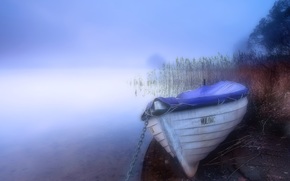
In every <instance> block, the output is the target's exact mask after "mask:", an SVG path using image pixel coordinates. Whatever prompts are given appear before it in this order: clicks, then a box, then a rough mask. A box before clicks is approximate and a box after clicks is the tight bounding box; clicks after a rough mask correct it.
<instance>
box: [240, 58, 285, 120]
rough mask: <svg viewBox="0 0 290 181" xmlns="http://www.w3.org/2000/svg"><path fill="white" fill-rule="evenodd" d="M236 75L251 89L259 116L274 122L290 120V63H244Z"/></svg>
mask: <svg viewBox="0 0 290 181" xmlns="http://www.w3.org/2000/svg"><path fill="white" fill-rule="evenodd" d="M236 77H238V79H239V81H240V82H242V83H244V84H245V85H246V86H248V88H249V89H250V100H251V103H252V106H253V107H254V108H255V111H256V114H257V115H256V116H257V117H259V118H261V119H263V120H265V119H271V120H272V121H274V122H285V121H290V63H288V62H286V61H277V62H274V61H271V62H270V61H269V62H266V63H260V64H257V65H243V66H241V67H239V69H238V71H237V76H236Z"/></svg>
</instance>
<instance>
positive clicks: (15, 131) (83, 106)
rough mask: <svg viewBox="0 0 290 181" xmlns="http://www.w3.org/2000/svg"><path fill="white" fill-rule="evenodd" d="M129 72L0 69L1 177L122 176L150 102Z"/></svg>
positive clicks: (32, 178) (60, 178)
mask: <svg viewBox="0 0 290 181" xmlns="http://www.w3.org/2000/svg"><path fill="white" fill-rule="evenodd" d="M124 72H128V71H117V70H113V71H104V70H93V69H91V70H88V69H86V70H17V71H16V70H10V71H8V70H7V71H2V73H1V74H0V84H1V90H0V100H1V102H0V147H1V149H0V159H1V162H0V180H22V181H26V180H27V181H28V180H29V181H34V180H35V181H38V180H54V181H57V180H122V179H124V178H125V174H126V172H127V170H128V168H129V162H130V160H131V157H132V155H133V151H134V149H135V146H136V144H137V141H138V137H139V134H140V133H141V130H142V127H143V122H141V121H139V120H140V118H139V117H140V114H141V112H142V109H143V108H144V107H145V104H146V102H147V100H145V98H143V97H135V96H134V90H133V89H132V88H131V87H130V86H128V85H126V80H128V79H129V78H130V77H132V76H133V75H128V74H124ZM149 139H150V137H149V136H147V137H146V141H145V145H144V146H143V148H142V151H141V155H140V159H139V162H138V163H137V164H136V165H137V166H136V167H137V168H136V169H135V171H136V172H137V174H136V175H135V177H134V178H133V180H134V179H135V180H138V177H139V175H140V170H141V164H142V163H141V160H142V159H141V158H142V157H143V156H144V152H145V151H146V148H147V146H146V145H148V142H149ZM138 173H139V175H138Z"/></svg>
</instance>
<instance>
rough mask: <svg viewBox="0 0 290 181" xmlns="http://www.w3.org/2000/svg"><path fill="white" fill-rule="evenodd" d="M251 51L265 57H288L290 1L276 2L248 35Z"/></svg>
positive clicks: (279, 0) (289, 46)
mask: <svg viewBox="0 0 290 181" xmlns="http://www.w3.org/2000/svg"><path fill="white" fill-rule="evenodd" d="M248 45H249V48H250V50H251V51H253V52H255V53H260V54H263V55H267V56H271V55H274V56H277V55H284V56H285V55H287V56H288V55H290V0H278V1H276V2H275V4H274V6H273V7H272V8H271V10H270V11H269V14H268V15H267V16H266V17H265V18H262V19H261V20H260V22H259V24H258V25H257V26H256V28H255V29H254V31H253V32H252V33H251V34H250V36H249V40H248Z"/></svg>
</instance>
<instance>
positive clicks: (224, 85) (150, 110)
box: [142, 81, 248, 120]
mask: <svg viewBox="0 0 290 181" xmlns="http://www.w3.org/2000/svg"><path fill="white" fill-rule="evenodd" d="M247 94H248V89H247V88H246V87H245V86H244V85H242V84H239V83H236V82H231V81H220V82H218V83H216V84H213V85H210V86H202V87H200V88H198V89H195V90H189V91H186V92H182V93H180V94H179V95H177V96H176V97H166V98H165V97H157V98H155V99H154V100H153V101H151V102H150V103H149V104H148V105H147V108H146V110H145V111H144V113H143V114H142V120H145V119H148V118H149V117H152V116H159V115H161V114H164V113H166V112H172V111H182V110H186V109H193V108H198V107H204V106H211V105H217V104H222V103H226V102H231V101H235V100H238V99H240V98H242V97H245V96H246V95H247ZM156 101H159V102H160V104H161V105H162V106H163V107H165V109H162V110H160V109H157V108H155V107H154V102H156Z"/></svg>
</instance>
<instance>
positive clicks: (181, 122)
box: [147, 97, 248, 178]
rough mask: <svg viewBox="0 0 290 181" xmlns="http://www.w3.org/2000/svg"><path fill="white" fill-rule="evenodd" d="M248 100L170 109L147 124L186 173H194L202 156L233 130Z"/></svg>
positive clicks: (243, 112)
mask: <svg viewBox="0 0 290 181" xmlns="http://www.w3.org/2000/svg"><path fill="white" fill-rule="evenodd" d="M247 103H248V100H247V98H246V97H244V98H241V99H239V100H236V101H233V102H229V103H225V104H219V105H215V106H209V107H203V108H196V109H190V110H184V111H179V112H170V113H166V114H163V115H161V116H153V117H151V118H150V119H149V121H148V125H147V128H148V129H149V130H150V132H151V133H152V134H153V136H154V138H155V139H156V140H157V141H158V142H159V143H160V144H161V145H162V147H164V148H165V150H166V151H167V152H168V153H169V154H171V156H173V157H177V159H178V161H179V163H180V165H181V166H182V168H183V170H184V172H185V173H186V175H187V176H188V177H190V178H191V177H193V176H194V175H195V173H196V171H197V168H198V164H199V161H200V160H202V159H204V158H205V157H206V156H207V155H208V154H209V153H210V152H211V151H213V150H214V149H215V148H216V147H217V146H218V145H219V144H220V143H221V142H222V141H223V140H224V139H225V138H226V137H227V136H228V134H229V133H230V132H231V131H233V129H234V128H235V127H236V125H237V124H238V123H239V122H240V121H241V120H242V119H243V116H244V115H245V113H246V109H247Z"/></svg>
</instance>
